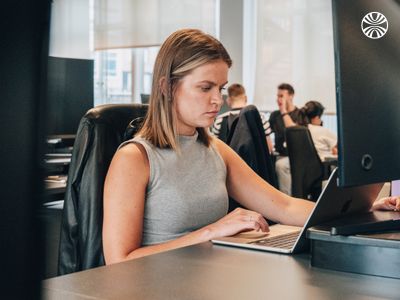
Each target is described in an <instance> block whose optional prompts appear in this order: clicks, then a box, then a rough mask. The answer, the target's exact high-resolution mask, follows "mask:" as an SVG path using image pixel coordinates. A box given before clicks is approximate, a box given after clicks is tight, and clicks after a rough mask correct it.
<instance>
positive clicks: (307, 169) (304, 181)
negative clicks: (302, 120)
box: [286, 126, 323, 201]
mask: <svg viewBox="0 0 400 300" xmlns="http://www.w3.org/2000/svg"><path fill="white" fill-rule="evenodd" d="M286 144H287V149H288V153H289V161H290V171H291V175H292V195H293V196H294V197H299V198H303V199H310V200H314V201H316V200H317V199H318V197H319V194H320V193H321V187H322V179H323V165H322V162H321V159H320V157H319V155H318V153H317V150H316V149H315V146H314V142H313V140H312V138H311V133H310V131H309V130H308V128H307V127H305V126H293V127H289V128H287V129H286Z"/></svg>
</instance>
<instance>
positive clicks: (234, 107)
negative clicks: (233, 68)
mask: <svg viewBox="0 0 400 300" xmlns="http://www.w3.org/2000/svg"><path fill="white" fill-rule="evenodd" d="M226 101H227V104H228V106H229V107H230V108H231V110H230V111H227V112H225V113H223V114H220V115H219V116H217V118H216V119H215V121H214V124H213V126H212V127H211V133H212V134H213V135H214V136H216V137H217V138H220V139H221V140H222V141H224V142H226V138H227V135H228V120H229V116H236V115H239V113H240V110H241V109H242V108H243V107H245V106H246V105H247V96H246V90H245V89H244V87H243V86H242V85H241V84H239V83H234V84H232V85H230V86H229V87H228V98H227V99H226ZM260 117H261V121H262V123H263V127H264V132H265V137H266V139H267V145H268V149H269V151H270V152H271V151H272V142H271V139H270V137H269V135H270V134H271V128H270V126H269V122H268V120H267V119H265V116H264V114H262V113H260Z"/></svg>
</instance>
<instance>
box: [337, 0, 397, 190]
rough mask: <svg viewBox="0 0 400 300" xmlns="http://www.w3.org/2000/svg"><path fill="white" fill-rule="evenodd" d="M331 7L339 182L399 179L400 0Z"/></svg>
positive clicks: (341, 1)
mask: <svg viewBox="0 0 400 300" xmlns="http://www.w3.org/2000/svg"><path fill="white" fill-rule="evenodd" d="M332 9H333V27H334V45H335V70H336V93H337V114H338V138H339V145H338V146H339V162H338V165H339V185H340V186H353V185H362V184H368V183H375V182H384V181H390V180H394V179H399V178H400V135H399V130H400V129H399V128H400V1H395V0H381V1H376V0H351V1H349V0H333V1H332ZM385 18H386V19H385Z"/></svg>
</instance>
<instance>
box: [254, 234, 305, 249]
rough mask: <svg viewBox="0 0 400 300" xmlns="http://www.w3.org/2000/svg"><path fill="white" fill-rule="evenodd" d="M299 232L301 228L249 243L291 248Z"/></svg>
mask: <svg viewBox="0 0 400 300" xmlns="http://www.w3.org/2000/svg"><path fill="white" fill-rule="evenodd" d="M300 232H301V230H299V231H296V232H292V233H288V234H284V235H280V236H274V237H270V238H265V239H262V240H258V241H255V242H251V243H250V244H253V245H258V246H266V247H273V248H282V249H292V248H293V246H294V244H295V243H296V240H297V238H298V237H299V234H300Z"/></svg>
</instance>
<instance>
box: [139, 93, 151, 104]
mask: <svg viewBox="0 0 400 300" xmlns="http://www.w3.org/2000/svg"><path fill="white" fill-rule="evenodd" d="M140 101H141V102H142V104H149V101H150V95H149V94H140Z"/></svg>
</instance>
